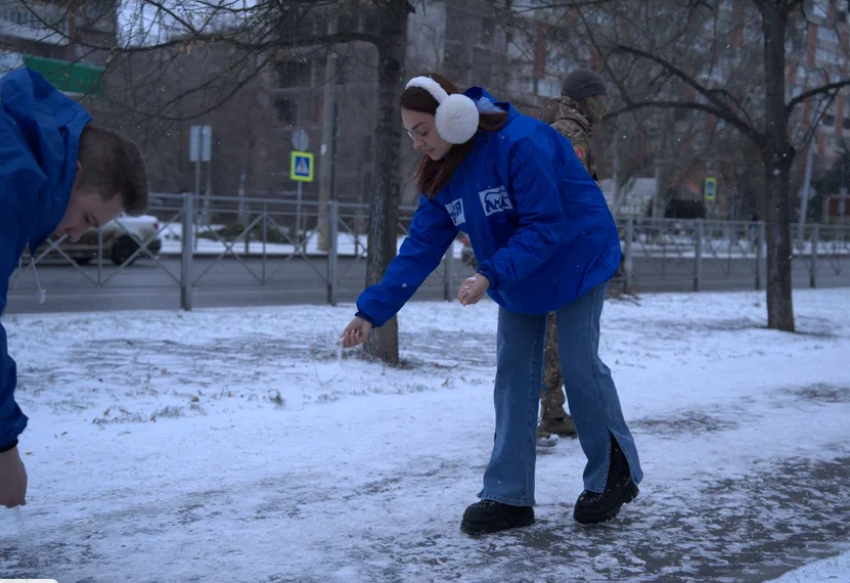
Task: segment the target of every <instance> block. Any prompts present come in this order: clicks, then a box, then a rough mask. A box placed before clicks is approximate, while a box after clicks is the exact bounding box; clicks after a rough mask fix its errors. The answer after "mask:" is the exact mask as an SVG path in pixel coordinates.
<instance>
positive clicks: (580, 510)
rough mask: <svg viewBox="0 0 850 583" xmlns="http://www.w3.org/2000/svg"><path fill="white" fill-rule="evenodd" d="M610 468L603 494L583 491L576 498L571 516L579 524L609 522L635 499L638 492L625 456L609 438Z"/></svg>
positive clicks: (614, 440)
mask: <svg viewBox="0 0 850 583" xmlns="http://www.w3.org/2000/svg"><path fill="white" fill-rule="evenodd" d="M611 440H612V442H613V445H612V447H611V467H610V469H609V470H608V481H607V483H606V484H605V492H603V493H602V494H597V493H596V492H590V491H589V490H585V491H584V492H582V493H581V496H579V497H578V501H577V502H576V507H575V512H574V513H573V516H574V518H575V520H576V522H578V523H579V524H598V523H600V522H605V521H606V520H611V519H612V518H614V517H615V516H617V514H619V513H620V508H622V506H623V504H628V503H629V502H631V501H632V500H634V499H635V498H637V496H638V493H639V490H638V487H637V484H635V483H634V482H633V481H632V473H631V471H630V470H629V464H628V462H627V461H626V456H625V454H624V453H623V451H622V450H621V449H620V446H619V445H618V444H617V440H616V439H614V437H613V436H611Z"/></svg>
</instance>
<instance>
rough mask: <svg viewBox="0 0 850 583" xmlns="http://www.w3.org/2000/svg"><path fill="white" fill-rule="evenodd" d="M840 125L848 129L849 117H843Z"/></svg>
mask: <svg viewBox="0 0 850 583" xmlns="http://www.w3.org/2000/svg"><path fill="white" fill-rule="evenodd" d="M841 127H843V128H844V129H845V130H850V117H845V118H844V121H843V122H842V123H841Z"/></svg>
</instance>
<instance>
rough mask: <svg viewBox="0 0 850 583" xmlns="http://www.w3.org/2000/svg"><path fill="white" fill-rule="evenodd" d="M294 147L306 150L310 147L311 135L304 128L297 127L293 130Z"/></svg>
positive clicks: (302, 150)
mask: <svg viewBox="0 0 850 583" xmlns="http://www.w3.org/2000/svg"><path fill="white" fill-rule="evenodd" d="M292 147H293V148H295V149H296V150H299V151H301V152H304V151H305V150H307V148H309V147H310V136H308V135H307V132H305V131H304V130H303V129H297V130H295V131H294V132H292Z"/></svg>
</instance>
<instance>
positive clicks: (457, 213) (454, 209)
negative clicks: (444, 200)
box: [446, 199, 466, 227]
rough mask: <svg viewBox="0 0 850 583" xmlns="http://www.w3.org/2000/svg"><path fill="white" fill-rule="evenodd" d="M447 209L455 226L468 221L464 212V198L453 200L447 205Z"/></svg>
mask: <svg viewBox="0 0 850 583" xmlns="http://www.w3.org/2000/svg"><path fill="white" fill-rule="evenodd" d="M446 210H447V211H449V216H450V217H451V218H452V222H453V223H454V224H455V227H457V226H459V225H462V224H463V223H465V222H466V216H464V214H463V200H461V199H457V200H453V201H452V202H450V203H449V204H447V205H446Z"/></svg>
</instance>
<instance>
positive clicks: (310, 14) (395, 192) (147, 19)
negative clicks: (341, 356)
mask: <svg viewBox="0 0 850 583" xmlns="http://www.w3.org/2000/svg"><path fill="white" fill-rule="evenodd" d="M21 2H22V3H23V4H24V5H25V6H26V7H27V9H28V10H29V11H30V12H31V14H32V15H33V16H34V17H35V18H37V19H38V20H39V22H40V23H41V25H42V26H43V27H44V28H48V29H51V31H52V32H53V33H55V34H57V35H60V36H62V37H64V38H65V39H66V40H67V41H68V43H69V44H70V45H72V46H74V47H75V48H76V49H77V51H78V53H80V54H88V53H95V52H98V51H99V52H103V51H104V47H103V45H99V44H98V43H96V42H93V41H92V40H90V39H87V38H85V37H81V36H79V35H74V34H73V31H71V30H69V29H68V28H67V27H66V26H65V24H64V23H65V22H68V21H73V19H74V15H75V14H76V13H77V12H78V11H80V10H83V9H84V5H86V6H85V7H87V5H88V4H92V3H91V2H89V3H83V2H81V1H79V0H66V1H65V2H63V3H61V7H62V9H64V10H65V11H66V12H65V16H64V17H57V16H56V15H53V14H51V15H49V18H48V17H47V16H45V14H44V11H43V10H42V6H41V3H40V2H37V1H35V0H21ZM128 7H129V11H130V17H129V19H128V23H127V26H125V28H124V29H123V30H122V31H121V35H120V36H121V39H120V41H121V42H119V44H118V45H116V46H114V47H112V48H110V49H108V50H107V51H106V52H107V53H108V65H107V77H108V76H110V75H113V74H114V73H115V72H116V71H119V70H120V71H122V72H121V75H122V77H123V80H124V81H123V83H120V84H119V85H120V86H121V87H122V89H123V90H124V93H123V94H114V93H113V99H112V100H111V106H112V113H113V114H115V113H116V112H120V111H121V109H122V108H123V110H124V115H126V116H127V119H136V120H138V119H156V120H159V121H179V122H185V121H186V120H189V119H200V118H204V117H205V116H209V115H212V114H213V113H214V112H215V111H216V110H218V109H220V108H221V107H222V106H224V104H226V103H228V102H229V101H230V100H232V99H234V98H235V96H237V95H239V94H240V93H241V92H243V91H244V90H245V88H246V87H249V86H250V85H251V84H252V83H254V82H256V81H257V79H259V78H261V76H262V75H263V74H264V72H266V71H267V70H268V67H269V66H270V65H271V64H273V63H274V62H275V61H276V59H278V58H279V57H280V56H281V55H289V56H292V55H300V56H302V57H303V56H304V55H305V54H307V53H309V52H310V51H316V52H323V51H327V50H333V49H334V48H335V47H338V46H340V45H345V44H347V43H357V42H360V43H369V44H371V45H373V46H374V47H375V48H376V49H377V53H378V71H377V73H378V75H377V78H378V103H377V127H376V128H375V140H374V142H375V144H376V146H375V150H376V151H375V158H376V165H375V167H376V173H377V177H376V180H375V183H376V187H375V189H374V193H373V196H372V197H371V210H370V221H369V242H370V244H369V247H368V257H367V274H366V284H367V285H371V284H375V283H377V282H379V281H380V279H381V278H382V277H383V274H384V272H385V271H386V268H387V266H388V264H389V262H390V261H391V260H392V258H393V257H394V256H395V254H396V246H397V240H396V237H397V222H398V205H399V198H400V197H399V148H400V128H399V125H398V120H397V112H396V109H395V101H396V99H397V97H398V95H399V94H400V93H401V90H402V89H403V84H402V81H403V78H404V76H405V71H404V63H405V50H406V42H407V17H408V15H409V14H411V13H413V12H414V8H413V6H412V4H411V3H410V2H408V0H255V1H248V0H214V1H210V0H135V1H134V2H131V3H129V4H128ZM359 10H364V11H366V10H368V11H373V12H376V13H377V19H376V25H375V26H372V27H359V26H357V22H356V20H355V21H354V22H353V23H352V22H351V21H350V19H345V18H343V16H345V15H351V14H356V13H357V12H358V11H359ZM338 17H339V18H338ZM337 19H338V20H339V21H338V22H336V26H334V27H330V29H329V28H328V26H327V24H328V22H329V21H336V20H337ZM197 52H202V53H205V54H206V53H212V52H215V53H216V54H217V58H215V59H209V60H206V61H204V66H203V67H199V68H197V69H196V70H194V71H191V72H188V73H187V71H184V70H181V57H182V56H185V55H187V54H191V53H197ZM139 55H155V56H156V58H154V59H150V58H147V59H144V60H142V61H141V64H140V60H139V59H134V57H136V56H139ZM186 74H189V75H190V77H191V79H192V81H191V83H190V84H189V85H190V86H187V82H186V77H185V75H186ZM176 77H177V78H180V79H181V81H182V82H181V84H180V86H181V87H183V88H184V90H183V91H180V92H179V94H177V95H169V93H170V92H169V86H170V82H171V81H173V80H174V79H175V78H176ZM163 95H168V98H166V99H163ZM152 127H156V126H155V125H154V126H152ZM256 139H257V137H256V136H248V138H247V141H248V143H249V144H251V143H254V141H256ZM367 350H368V351H369V352H370V353H371V354H372V355H374V356H376V357H378V358H381V359H382V360H384V361H386V362H389V363H397V362H398V328H397V323H396V321H395V320H393V321H392V322H390V323H388V324H387V325H386V326H384V327H383V328H381V329H379V330H376V331H375V333H374V334H373V335H372V337H371V339H370V342H369V343H368V345H367Z"/></svg>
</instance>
